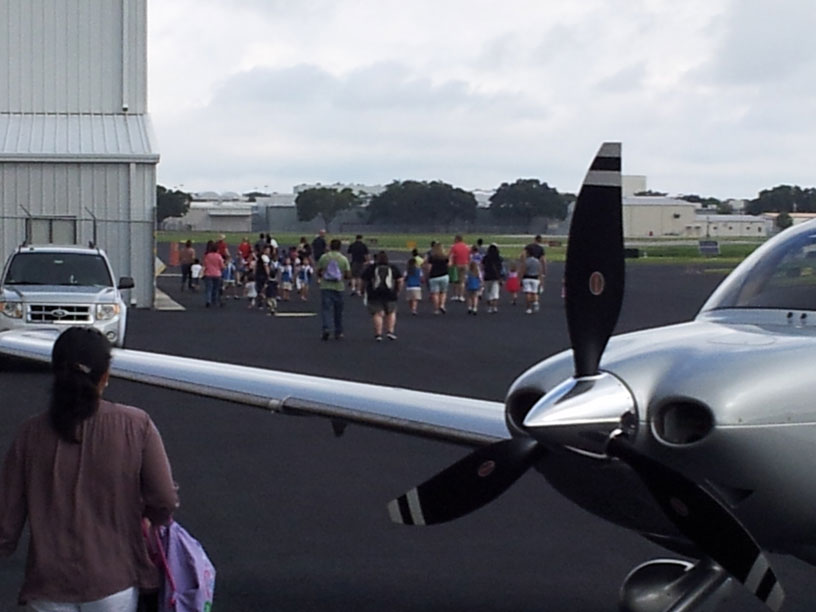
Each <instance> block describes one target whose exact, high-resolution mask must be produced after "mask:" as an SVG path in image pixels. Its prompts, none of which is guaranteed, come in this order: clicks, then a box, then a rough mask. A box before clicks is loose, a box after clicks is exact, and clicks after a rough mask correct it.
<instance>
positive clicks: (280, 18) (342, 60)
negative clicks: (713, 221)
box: [149, 0, 816, 197]
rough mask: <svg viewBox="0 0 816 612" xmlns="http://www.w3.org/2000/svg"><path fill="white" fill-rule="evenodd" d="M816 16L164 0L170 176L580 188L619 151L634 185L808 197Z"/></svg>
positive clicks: (794, 5) (590, 0) (153, 52)
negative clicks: (602, 147)
mask: <svg viewBox="0 0 816 612" xmlns="http://www.w3.org/2000/svg"><path fill="white" fill-rule="evenodd" d="M779 7H781V8H779ZM815 10H816V9H814V8H812V7H811V4H810V3H809V0H801V1H795V0H785V1H783V2H778V3H777V2H774V3H772V2H770V1H763V0H754V1H748V0H746V1H744V2H729V1H727V0H712V1H708V0H693V1H688V2H683V3H677V2H669V1H668V0H612V1H609V0H586V1H582V2H580V3H578V2H567V1H566V0H564V1H556V0H548V1H534V0H529V1H527V0H505V1H504V2H501V3H496V2H494V1H493V0H478V1H470V2H465V1H459V0H437V1H436V2H431V1H430V0H414V1H412V2H409V3H408V2H404V1H403V0H400V1H397V0H382V1H380V2H375V1H374V0H368V1H356V2H352V1H329V0H325V1H322V0H313V1H309V2H297V3H293V2H283V1H277V2H272V1H269V0H233V1H232V2H229V3H227V2H223V1H222V2H218V1H216V0H198V1H196V2H193V1H192V0H161V1H159V0H151V2H150V13H149V29H150V47H149V51H150V109H151V113H152V115H153V119H154V123H155V124H156V128H157V132H158V137H159V142H160V147H161V149H160V152H161V153H162V162H161V164H160V166H159V180H160V181H161V182H163V183H166V184H170V185H178V184H184V185H185V188H187V189H197V190H198V189H217V190H226V189H233V190H249V189H252V188H254V187H264V186H270V188H275V189H278V190H289V189H290V188H291V186H292V185H294V184H296V183H299V182H304V181H308V182H314V181H320V182H323V183H327V182H334V181H341V182H372V183H383V182H388V181H390V180H392V179H394V178H400V179H408V178H413V179H441V180H445V181H449V182H451V183H454V184H456V185H460V186H463V187H466V188H473V187H495V186H497V185H498V184H499V183H501V182H502V181H508V180H510V181H512V180H514V179H515V178H518V177H520V176H536V177H538V178H541V179H542V180H545V181H547V182H549V183H550V184H552V185H555V186H556V187H558V188H559V189H560V190H562V191H574V190H575V189H577V187H578V186H579V183H580V181H581V178H582V177H583V174H584V172H585V167H586V164H587V163H588V161H589V159H590V158H591V156H592V154H593V153H594V151H595V149H596V147H597V145H598V143H600V142H601V141H602V140H605V139H620V140H623V142H624V145H625V148H624V151H625V161H624V169H625V171H626V172H630V173H633V174H647V175H648V176H649V182H650V186H651V187H653V188H655V189H660V190H666V191H671V192H697V193H702V194H705V195H715V196H720V197H730V196H735V197H737V196H742V197H745V196H748V197H750V196H753V195H754V194H756V192H757V191H758V190H759V189H762V188H766V187H770V186H773V185H775V184H778V183H781V182H793V183H798V184H802V185H811V184H813V182H814V181H813V180H812V178H811V176H812V174H811V168H812V166H813V159H812V154H811V152H810V151H811V149H812V146H811V145H810V144H809V143H806V142H805V140H806V139H808V140H809V135H810V133H812V132H813V128H814V119H813V117H812V114H813V113H812V112H811V107H812V102H811V101H812V100H813V99H814V94H816V91H815V90H816V84H814V83H816V81H814V79H813V76H814V68H816V64H815V63H814V52H813V51H811V49H810V47H809V46H808V45H809V39H808V37H807V35H808V33H809V31H810V30H811V29H812V26H813V24H814V21H816V19H815V18H816V15H814V11H815ZM786 16H787V17H788V19H786ZM789 19H790V20H792V21H793V22H795V23H791V21H789ZM781 20H784V22H785V23H786V24H787V26H788V27H787V29H786V31H785V32H784V33H781V32H780V31H779V28H778V27H776V26H777V25H778V24H779V23H780V22H781ZM805 43H808V44H805Z"/></svg>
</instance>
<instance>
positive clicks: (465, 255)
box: [449, 234, 470, 302]
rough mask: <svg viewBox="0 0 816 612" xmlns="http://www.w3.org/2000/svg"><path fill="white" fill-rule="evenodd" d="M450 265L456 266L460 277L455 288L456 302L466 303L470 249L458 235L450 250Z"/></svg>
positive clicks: (453, 298) (454, 299) (454, 298)
mask: <svg viewBox="0 0 816 612" xmlns="http://www.w3.org/2000/svg"><path fill="white" fill-rule="evenodd" d="M449 256H450V264H451V265H452V266H456V268H457V270H458V272H459V275H458V276H457V280H456V285H455V286H454V288H453V297H452V298H451V299H452V300H453V301H454V302H464V301H465V278H466V277H467V269H468V264H469V263H470V248H469V247H468V245H466V244H465V241H464V240H463V239H462V236H460V235H459V234H457V235H456V237H454V239H453V245H451V248H450V253H449Z"/></svg>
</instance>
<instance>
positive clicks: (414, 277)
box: [405, 249, 422, 315]
mask: <svg viewBox="0 0 816 612" xmlns="http://www.w3.org/2000/svg"><path fill="white" fill-rule="evenodd" d="M414 251H416V249H414ZM420 261H421V260H420ZM405 297H406V299H407V300H408V306H409V307H410V308H411V314H412V315H416V313H417V306H418V305H419V302H420V301H421V300H422V268H421V267H420V266H419V264H417V258H416V256H415V255H412V256H411V258H410V259H409V260H408V263H407V265H406V266H405Z"/></svg>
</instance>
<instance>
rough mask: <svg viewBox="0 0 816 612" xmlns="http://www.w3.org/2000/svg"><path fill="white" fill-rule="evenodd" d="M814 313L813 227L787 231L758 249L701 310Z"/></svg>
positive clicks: (815, 247)
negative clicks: (779, 310) (739, 309)
mask: <svg viewBox="0 0 816 612" xmlns="http://www.w3.org/2000/svg"><path fill="white" fill-rule="evenodd" d="M717 308H780V309H786V310H816V224H813V223H808V224H803V225H802V226H800V227H796V228H791V229H787V230H785V231H784V232H782V233H781V234H779V236H777V237H776V238H774V239H773V240H772V241H769V242H768V243H766V245H765V246H764V247H762V248H761V249H757V251H755V252H754V253H753V254H752V255H751V256H750V257H749V258H748V259H747V260H746V261H745V262H744V263H743V264H742V265H741V266H740V267H739V268H737V270H735V271H734V273H733V274H732V275H731V276H730V277H729V278H728V279H727V280H726V281H725V283H723V285H722V286H720V288H719V289H718V290H717V291H716V292H715V293H714V295H712V296H711V298H710V299H709V301H708V303H707V304H706V305H705V306H704V307H703V310H704V311H706V310H713V309H717Z"/></svg>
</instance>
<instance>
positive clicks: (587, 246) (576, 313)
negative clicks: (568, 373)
mask: <svg viewBox="0 0 816 612" xmlns="http://www.w3.org/2000/svg"><path fill="white" fill-rule="evenodd" d="M564 284H565V290H566V296H565V297H566V311H567V328H568V329H569V336H570V341H571V343H572V350H573V353H574V359H575V377H576V378H580V377H582V376H591V375H593V374H597V373H598V364H599V363H600V361H601V355H602V354H603V351H604V348H605V347H606V343H607V341H608V340H609V336H610V335H612V331H613V329H614V328H615V324H616V323H617V320H618V314H620V308H621V303H622V302H623V287H624V257H623V221H622V216H621V145H620V143H610V142H607V143H604V144H603V145H602V146H601V148H600V150H599V151H598V154H597V155H596V157H595V159H594V161H593V162H592V166H591V167H590V169H589V172H587V175H586V178H585V179H584V184H583V186H582V187H581V192H580V193H579V195H578V201H577V203H576V206H575V212H574V213H573V216H572V223H571V225H570V232H569V241H568V243H567V262H566V268H565V272H564Z"/></svg>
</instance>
